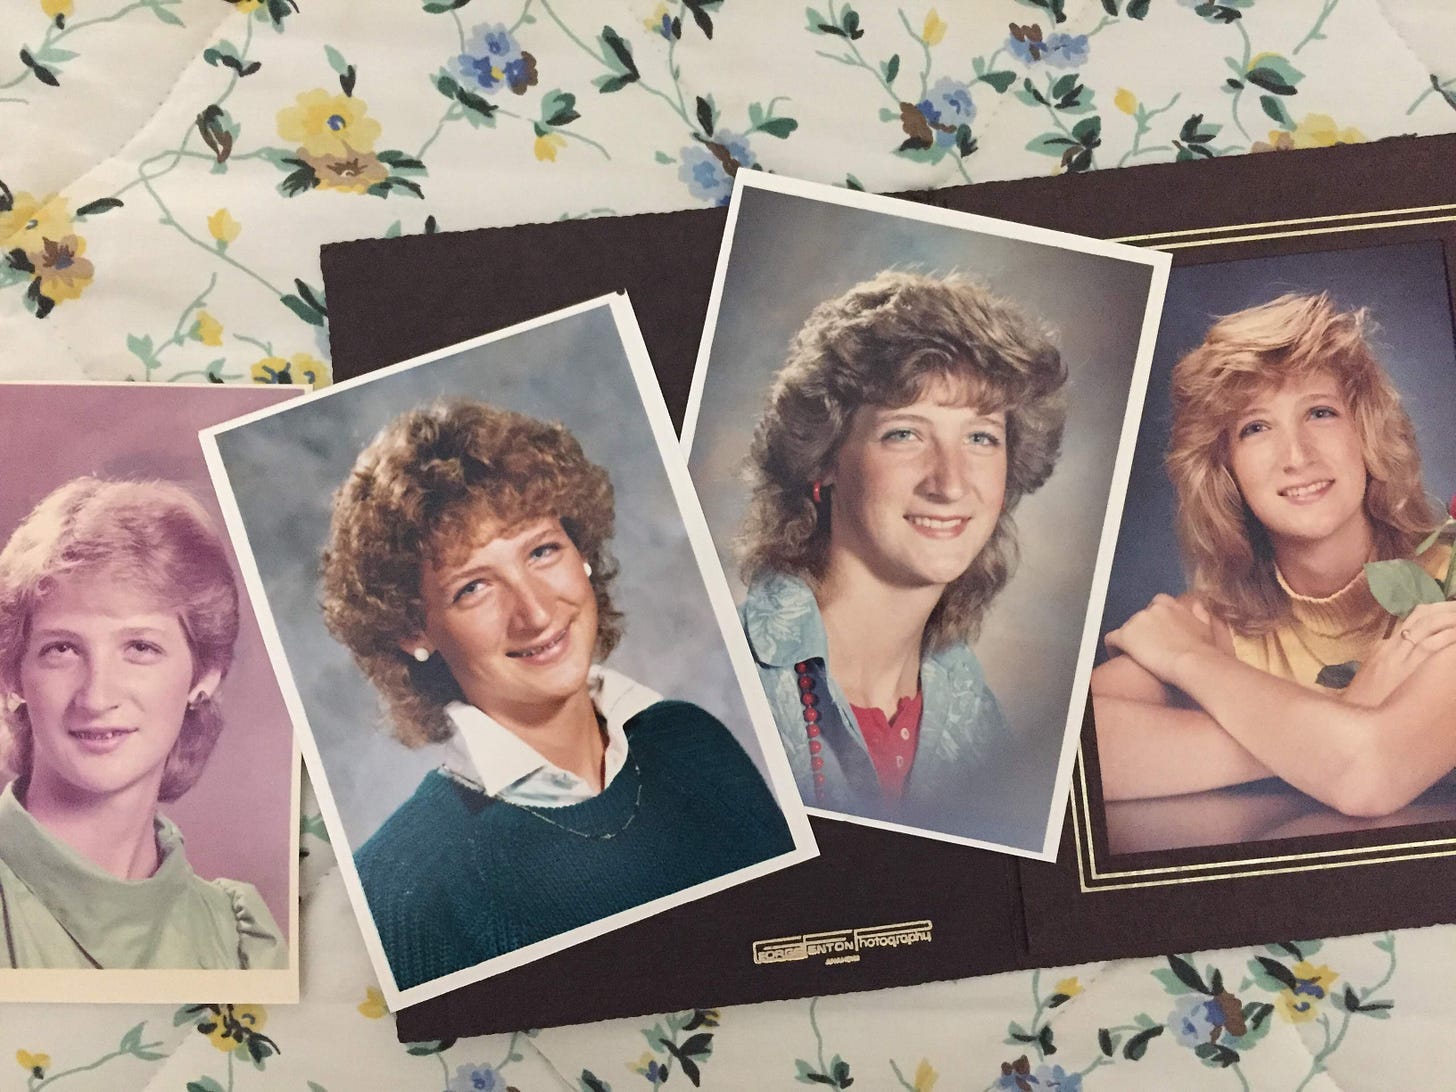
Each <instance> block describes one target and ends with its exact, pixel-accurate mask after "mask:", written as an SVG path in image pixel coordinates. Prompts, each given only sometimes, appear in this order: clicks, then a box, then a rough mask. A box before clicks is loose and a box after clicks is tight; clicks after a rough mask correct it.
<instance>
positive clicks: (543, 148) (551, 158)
mask: <svg viewBox="0 0 1456 1092" xmlns="http://www.w3.org/2000/svg"><path fill="white" fill-rule="evenodd" d="M565 147H566V138H565V137H564V136H562V135H561V134H560V133H546V134H545V135H543V136H538V137H537V138H536V145H535V147H534V149H533V151H535V153H536V158H537V159H539V160H541V162H543V163H555V162H556V153H557V151H558V150H559V149H561V148H565Z"/></svg>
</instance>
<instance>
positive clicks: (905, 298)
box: [737, 270, 1067, 651]
mask: <svg viewBox="0 0 1456 1092" xmlns="http://www.w3.org/2000/svg"><path fill="white" fill-rule="evenodd" d="M1066 379H1067V371H1066V367H1065V366H1064V365H1063V363H1062V358H1061V354H1060V353H1059V352H1058V351H1057V348H1056V346H1055V345H1054V344H1053V343H1052V339H1051V336H1050V334H1049V333H1048V331H1047V330H1045V329H1044V328H1043V327H1042V326H1041V325H1040V324H1038V323H1037V322H1035V321H1034V320H1033V319H1032V318H1031V317H1030V316H1029V315H1027V314H1026V313H1025V312H1023V311H1022V310H1021V309H1020V308H1018V307H1016V306H1015V305H1014V304H1012V303H1010V302H1009V301H1007V300H1004V299H1002V298H1000V297H998V296H996V295H994V294H992V292H991V291H990V290H989V289H988V288H987V287H986V286H985V285H983V284H981V283H979V282H977V281H973V280H971V279H969V278H967V277H964V276H962V275H960V274H951V275H949V276H944V277H932V276H927V275H924V274H919V273H910V272H903V271H894V270H887V271H885V272H882V273H880V274H878V275H877V276H875V277H873V278H871V279H870V280H868V281H864V282H862V283H860V284H857V285H855V286H854V287H853V288H851V289H849V291H847V292H845V293H844V294H843V295H841V296H838V297H836V298H835V299H832V300H829V301H827V302H825V303H822V304H820V305H819V306H818V307H816V308H815V309H814V311H813V312H812V313H811V314H810V315H809V318H808V320H807V321H806V322H805V323H804V325H803V327H802V328H801V329H800V330H799V332H798V333H797V334H796V335H795V337H794V340H793V342H792V344H791V345H790V347H789V353H788V358H787V359H786V360H785V362H784V365H783V367H782V368H780V370H779V372H778V374H777V375H776V376H775V378H774V382H773V387H772V389H771V391H770V393H769V397H768V406H767V408H766V409H765V411H764V413H763V416H762V417H761V418H760V419H759V422H758V426H757V428H756V429H755V430H754V435H753V442H752V445H751V448H750V451H749V465H748V478H749V482H750V486H751V493H750V496H749V501H748V513H747V516H746V518H745V521H744V525H743V530H742V532H741V533H740V536H739V539H738V542H737V547H738V553H739V558H740V562H741V566H742V573H743V577H744V579H745V580H746V581H752V580H753V579H754V578H755V577H757V576H759V575H761V574H765V573H769V572H780V573H788V574H790V575H794V576H798V577H800V578H801V579H803V580H805V581H807V582H809V583H811V584H812V583H814V582H816V581H817V580H819V579H821V578H822V577H823V575H824V569H825V564H826V561H827V552H828V546H829V535H830V527H829V505H828V502H827V499H826V500H825V501H823V502H821V503H819V504H815V503H814V500H813V497H812V495H811V492H810V490H811V483H812V482H814V481H815V480H817V479H822V478H825V477H828V476H829V472H830V470H831V468H832V467H833V466H834V463H835V461H836V459H837V458H838V455H839V449H840V445H841V444H842V442H843V440H844V437H845V434H846V433H847V432H848V430H849V426H850V422H851V419H852V418H853V416H854V413H855V411H856V410H857V409H859V408H860V407H861V406H870V405H873V406H889V407H898V406H906V405H909V404H911V403H912V402H914V401H915V400H916V399H917V398H919V397H920V396H921V395H922V394H923V392H924V391H925V390H926V389H927V388H928V387H929V386H931V385H932V384H933V383H935V382H937V381H945V382H948V383H950V384H951V385H952V386H953V387H954V388H955V389H957V390H963V391H965V392H966V393H967V396H968V398H969V400H970V402H971V403H972V404H974V405H975V407H976V408H977V409H978V410H980V411H981V412H982V413H994V412H996V411H998V410H1001V411H1004V412H1005V414H1006V444H1007V452H1006V461H1007V465H1006V508H1005V510H1004V511H1003V512H1002V513H1001V514H1000V517H999V518H998V519H997V521H996V526H995V528H994V529H993V530H992V532H991V537H990V538H989V539H988V541H987V542H986V545H985V546H984V547H983V548H982V550H981V552H980V553H979V554H977V555H976V558H975V560H974V561H972V562H971V565H970V567H969V568H968V569H967V570H966V571H965V572H964V573H963V574H961V575H960V576H959V577H957V578H956V579H955V580H954V581H952V582H951V583H950V584H949V585H947V587H946V589H945V591H944V592H943V593H942V594H941V597H940V602H938V603H937V604H936V606H935V609H934V611H932V612H931V615H930V619H929V620H928V622H927V623H926V626H925V633H924V636H923V638H922V647H923V648H924V649H926V650H927V651H935V650H938V649H941V648H945V647H947V646H948V645H950V644H952V643H953V642H955V641H963V640H969V639H973V638H974V637H975V636H976V635H977V633H978V632H979V630H980V624H981V619H982V617H983V616H984V614H985V611H986V608H987V607H988V606H989V604H990V603H991V600H992V599H993V598H995V596H996V594H997V592H999V591H1000V590H1001V588H1002V587H1003V586H1004V585H1005V583H1006V581H1007V580H1008V579H1010V576H1011V573H1012V571H1013V569H1014V568H1015V564H1016V558H1017V546H1016V528H1015V524H1014V522H1013V518H1012V517H1013V513H1014V512H1015V509H1016V505H1017V504H1018V503H1019V502H1020V500H1021V498H1022V497H1024V496H1026V495H1027V494H1028V493H1032V492H1034V491H1035V490H1037V489H1038V488H1040V487H1041V485H1042V484H1043V483H1044V482H1045V481H1046V480H1047V478H1048V477H1050V476H1051V472H1052V468H1053V467H1054V466H1055V465H1056V460H1057V456H1058V454H1059V453H1060V450H1061V439H1062V426H1063V423H1064V421H1065V419H1066V405H1065V399H1064V386H1065V384H1066Z"/></svg>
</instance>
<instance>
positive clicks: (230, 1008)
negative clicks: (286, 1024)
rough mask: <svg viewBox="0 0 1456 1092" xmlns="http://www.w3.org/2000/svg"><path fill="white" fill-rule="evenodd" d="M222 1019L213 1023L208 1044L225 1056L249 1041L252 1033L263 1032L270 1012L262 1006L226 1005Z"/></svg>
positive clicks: (208, 1035) (208, 1036)
mask: <svg viewBox="0 0 1456 1092" xmlns="http://www.w3.org/2000/svg"><path fill="white" fill-rule="evenodd" d="M223 1010H224V1015H223V1017H222V1018H219V1019H214V1020H212V1021H210V1022H211V1024H212V1028H211V1030H210V1031H208V1033H207V1039H208V1042H210V1043H211V1044H212V1045H213V1046H215V1047H217V1049H218V1050H220V1051H222V1052H223V1053H224V1054H231V1053H232V1052H233V1051H235V1050H237V1049H238V1047H239V1046H240V1045H241V1044H242V1043H243V1041H244V1040H246V1039H247V1037H248V1033H249V1032H251V1031H262V1030H263V1025H265V1024H266V1023H268V1010H267V1009H265V1008H264V1007H263V1006H262V1005H224V1006H223Z"/></svg>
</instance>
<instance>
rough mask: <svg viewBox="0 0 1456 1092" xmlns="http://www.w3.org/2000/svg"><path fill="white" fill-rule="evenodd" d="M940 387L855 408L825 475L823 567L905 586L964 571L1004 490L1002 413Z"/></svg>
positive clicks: (945, 579) (990, 526)
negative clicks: (908, 399) (849, 566)
mask: <svg viewBox="0 0 1456 1092" xmlns="http://www.w3.org/2000/svg"><path fill="white" fill-rule="evenodd" d="M959 394H960V392H957V391H956V390H954V389H953V388H952V387H951V386H949V385H948V384H946V383H944V382H937V383H932V384H931V385H930V386H929V387H928V389H927V390H926V391H925V392H924V394H923V395H922V396H921V397H920V398H919V399H917V400H916V401H915V402H913V403H911V404H910V405H908V406H901V407H898V408H890V407H885V406H873V405H867V406H861V407H860V408H859V409H857V410H855V413H854V417H853V418H852V419H851V421H850V425H849V428H848V430H847V431H846V434H845V437H844V441H843V443H842V444H841V446H840V449H839V454H838V456H837V457H836V459H835V463H834V468H833V472H832V474H831V475H830V476H829V477H827V478H826V479H825V480H826V481H827V482H829V483H830V484H831V485H832V486H833V489H832V490H831V492H830V524H829V525H830V535H829V558H830V565H831V566H834V565H836V563H839V564H843V563H844V562H846V561H849V562H852V563H854V564H855V565H857V566H858V567H860V568H862V569H863V570H866V571H867V572H868V573H870V574H871V575H873V576H874V577H875V578H876V579H878V580H880V581H882V582H884V583H886V584H888V585H891V586H894V587H903V588H924V587H929V586H939V587H944V586H945V585H947V584H949V583H950V582H951V581H953V580H955V579H956V578H957V577H959V576H960V575H961V574H962V573H964V572H965V571H966V569H967V568H969V567H970V564H971V562H972V560H973V559H974V558H975V556H976V555H977V554H978V553H979V552H980V551H981V548H982V547H983V546H985V545H986V542H987V540H988V539H989V538H990V537H991V532H992V531H994V530H995V528H996V521H997V519H998V518H999V517H1000V515H1001V506H1002V500H1003V498H1004V497H1005V494H1006V415H1005V413H1003V412H1001V411H999V410H997V411H995V412H992V413H985V412H982V411H981V410H979V409H977V408H976V407H975V406H973V405H968V404H966V400H965V399H964V397H959V396H958V395H959Z"/></svg>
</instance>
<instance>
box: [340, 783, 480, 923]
mask: <svg viewBox="0 0 1456 1092" xmlns="http://www.w3.org/2000/svg"><path fill="white" fill-rule="evenodd" d="M467 795H468V796H470V797H474V798H476V799H478V801H479V803H480V804H481V805H482V806H489V804H490V798H489V797H487V796H485V795H484V794H483V793H479V792H473V791H472V790H470V789H467V788H466V787H465V786H463V785H460V784H458V783H457V782H455V781H454V780H452V779H451V778H449V777H447V776H446V775H445V774H442V773H441V772H440V771H438V770H432V771H430V772H429V773H428V774H426V775H425V777H424V779H423V780H422V781H421V782H420V784H419V786H418V787H417V788H416V789H415V791H414V795H412V796H411V797H410V798H409V799H408V800H406V801H405V802H404V803H403V804H401V805H400V806H399V807H398V808H396V809H395V810H394V811H393V812H392V813H391V814H390V816H389V818H388V819H386V820H385V821H384V822H383V824H381V826H380V827H379V829H378V830H376V831H375V832H374V833H373V834H372V835H370V837H369V839H368V841H366V842H365V843H364V844H363V845H362V846H360V847H359V848H358V849H357V850H355V851H354V865H355V867H356V868H358V870H359V882H360V883H361V884H362V885H363V886H364V893H365V895H366V896H367V897H368V898H369V901H370V904H371V906H372V905H373V904H374V902H375V899H376V897H382V896H385V895H387V894H391V893H392V894H395V895H399V896H401V897H402V896H403V895H404V894H405V893H406V892H407V891H410V890H413V888H414V887H415V884H416V883H417V882H418V881H419V880H421V879H423V878H425V877H428V876H430V875H431V873H432V872H433V871H434V866H435V865H436V863H437V862H438V860H439V858H440V857H441V855H442V854H445V853H448V852H449V850H450V847H451V845H452V844H458V843H455V841H454V838H453V837H452V835H453V834H455V833H456V832H457V831H458V830H459V828H461V827H462V826H463V825H464V824H465V823H467V822H468V820H469V816H470V808H469V805H468V802H467Z"/></svg>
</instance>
